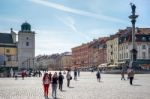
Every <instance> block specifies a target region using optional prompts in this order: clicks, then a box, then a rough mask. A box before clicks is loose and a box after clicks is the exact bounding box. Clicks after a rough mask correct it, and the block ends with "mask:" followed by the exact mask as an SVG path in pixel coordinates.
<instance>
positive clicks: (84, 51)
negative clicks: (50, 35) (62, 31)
mask: <svg viewBox="0 0 150 99" xmlns="http://www.w3.org/2000/svg"><path fill="white" fill-rule="evenodd" d="M89 45H90V43H86V44H82V45H80V46H77V47H74V48H72V67H78V68H81V67H82V68H84V67H89V66H90V64H89Z"/></svg>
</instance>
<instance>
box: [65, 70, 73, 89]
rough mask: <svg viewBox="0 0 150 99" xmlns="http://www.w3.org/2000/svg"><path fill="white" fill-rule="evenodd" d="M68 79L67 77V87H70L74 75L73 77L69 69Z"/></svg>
mask: <svg viewBox="0 0 150 99" xmlns="http://www.w3.org/2000/svg"><path fill="white" fill-rule="evenodd" d="M66 79H67V87H69V86H70V80H72V77H71V74H70V71H69V70H68V72H67V75H66Z"/></svg>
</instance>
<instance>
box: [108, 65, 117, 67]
mask: <svg viewBox="0 0 150 99" xmlns="http://www.w3.org/2000/svg"><path fill="white" fill-rule="evenodd" d="M108 67H118V65H108Z"/></svg>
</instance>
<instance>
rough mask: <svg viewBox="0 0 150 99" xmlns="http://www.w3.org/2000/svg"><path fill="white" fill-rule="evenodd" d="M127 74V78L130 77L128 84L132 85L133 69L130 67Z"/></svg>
mask: <svg viewBox="0 0 150 99" xmlns="http://www.w3.org/2000/svg"><path fill="white" fill-rule="evenodd" d="M128 75H129V79H130V85H132V84H133V79H134V70H133V69H130V70H129V72H128Z"/></svg>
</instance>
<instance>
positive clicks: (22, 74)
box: [21, 70, 25, 80]
mask: <svg viewBox="0 0 150 99" xmlns="http://www.w3.org/2000/svg"><path fill="white" fill-rule="evenodd" d="M21 76H22V80H24V77H25V70H23V71H22V73H21Z"/></svg>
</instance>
